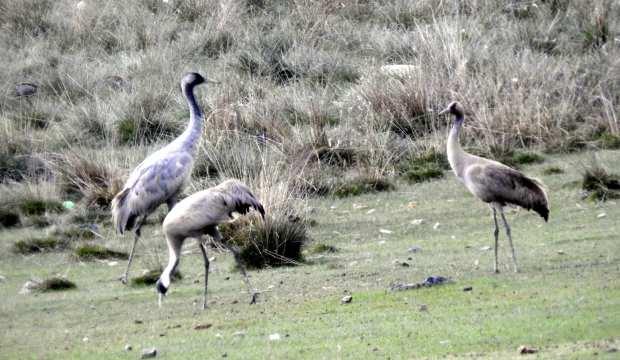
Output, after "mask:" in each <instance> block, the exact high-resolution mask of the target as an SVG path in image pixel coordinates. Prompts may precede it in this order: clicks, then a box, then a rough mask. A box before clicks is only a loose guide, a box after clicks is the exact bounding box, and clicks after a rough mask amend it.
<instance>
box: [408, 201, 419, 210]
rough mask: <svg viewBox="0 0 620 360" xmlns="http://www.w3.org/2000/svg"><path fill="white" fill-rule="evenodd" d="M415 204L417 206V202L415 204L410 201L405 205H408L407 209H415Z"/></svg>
mask: <svg viewBox="0 0 620 360" xmlns="http://www.w3.org/2000/svg"><path fill="white" fill-rule="evenodd" d="M417 206H418V204H416V203H415V202H413V201H410V202H409V203H408V204H407V207H408V208H409V209H415V208H416V207H417Z"/></svg>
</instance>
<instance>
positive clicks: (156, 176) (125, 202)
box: [112, 73, 215, 284]
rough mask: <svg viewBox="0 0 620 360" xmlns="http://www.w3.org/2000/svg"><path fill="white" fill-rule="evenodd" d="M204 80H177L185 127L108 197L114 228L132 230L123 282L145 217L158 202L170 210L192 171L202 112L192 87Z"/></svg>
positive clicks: (193, 75) (190, 76)
mask: <svg viewBox="0 0 620 360" xmlns="http://www.w3.org/2000/svg"><path fill="white" fill-rule="evenodd" d="M206 82H211V83H215V82H214V81H208V80H206V79H205V78H204V77H202V76H201V75H200V74H198V73H188V74H186V75H185V76H184V77H183V79H182V80H181V89H182V91H183V95H184V96H185V99H186V100H187V104H188V106H189V111H190V118H189V124H188V125H187V128H186V129H185V131H183V133H182V134H181V135H179V136H178V137H177V138H176V139H174V140H173V141H172V142H171V143H170V144H168V145H166V146H165V147H163V148H161V149H159V150H157V151H156V152H154V153H153V154H151V155H149V156H148V157H147V158H146V159H144V161H142V163H140V165H138V166H137V167H136V168H135V169H134V170H133V171H132V172H131V175H129V179H128V180H127V182H126V183H125V186H124V187H123V190H121V191H120V192H119V193H118V194H116V196H115V197H114V199H113V200H112V220H113V223H114V225H115V227H116V231H117V232H119V233H121V234H123V233H124V232H125V231H133V232H134V241H133V245H132V246H131V252H130V253H129V261H128V262H127V269H126V270H125V273H124V274H123V275H122V276H121V278H120V280H121V282H122V283H123V284H126V283H127V276H128V274H129V268H130V267H131V262H132V260H133V257H134V253H135V249H136V244H137V243H138V239H139V238H140V229H141V228H142V225H143V224H144V222H145V220H146V218H147V217H148V216H149V215H150V214H151V213H153V212H154V211H155V210H156V209H157V208H158V207H159V206H160V205H161V204H163V203H166V205H167V206H168V210H169V211H170V210H171V209H172V208H173V207H174V206H175V204H176V202H177V200H178V196H179V194H180V193H181V191H182V190H183V186H184V185H185V182H186V181H187V179H188V178H189V177H190V175H191V173H192V168H193V166H194V157H195V155H196V147H197V144H198V141H199V139H200V135H201V133H202V123H203V114H202V111H201V110H200V107H199V106H198V104H197V102H196V98H195V97H194V88H195V87H196V86H198V85H200V84H203V83H206Z"/></svg>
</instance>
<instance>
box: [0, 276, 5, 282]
mask: <svg viewBox="0 0 620 360" xmlns="http://www.w3.org/2000/svg"><path fill="white" fill-rule="evenodd" d="M5 281H6V277H4V276H2V275H0V283H3V282H5Z"/></svg>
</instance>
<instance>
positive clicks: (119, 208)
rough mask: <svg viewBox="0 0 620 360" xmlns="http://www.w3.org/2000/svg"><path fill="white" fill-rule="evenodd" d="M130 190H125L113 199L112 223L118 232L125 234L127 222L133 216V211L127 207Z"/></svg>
mask: <svg viewBox="0 0 620 360" xmlns="http://www.w3.org/2000/svg"><path fill="white" fill-rule="evenodd" d="M129 190H130V189H129V188H127V189H123V190H122V191H121V192H119V193H118V194H116V196H115V197H114V199H112V222H113V223H114V227H115V228H116V232H117V233H120V234H123V233H124V232H125V230H127V222H128V220H129V217H130V216H131V211H130V210H129V209H128V208H127V207H126V206H125V203H126V201H125V200H126V199H127V195H128V194H129Z"/></svg>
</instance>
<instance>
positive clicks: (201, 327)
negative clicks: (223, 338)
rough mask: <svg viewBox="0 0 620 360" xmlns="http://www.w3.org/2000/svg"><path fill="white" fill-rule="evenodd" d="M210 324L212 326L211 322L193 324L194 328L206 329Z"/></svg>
mask: <svg viewBox="0 0 620 360" xmlns="http://www.w3.org/2000/svg"><path fill="white" fill-rule="evenodd" d="M211 326H213V324H198V325H196V326H194V330H206V329H208V328H210V327H211Z"/></svg>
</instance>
